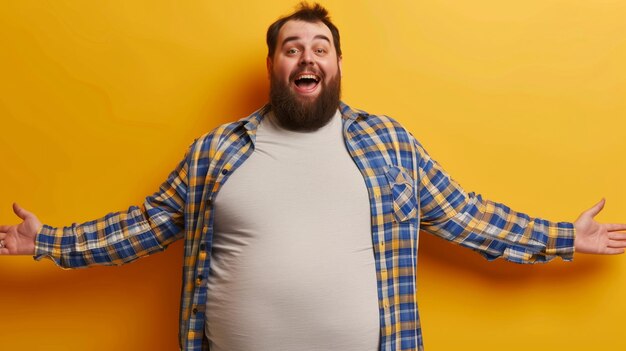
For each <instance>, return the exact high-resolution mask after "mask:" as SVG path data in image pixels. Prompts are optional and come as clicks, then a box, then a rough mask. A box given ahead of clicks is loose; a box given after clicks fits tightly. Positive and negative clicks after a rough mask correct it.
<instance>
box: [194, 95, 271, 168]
mask: <svg viewBox="0 0 626 351" xmlns="http://www.w3.org/2000/svg"><path fill="white" fill-rule="evenodd" d="M264 111H265V107H263V108H261V109H259V110H257V111H255V112H253V113H252V114H250V115H249V116H247V117H244V118H241V119H239V120H237V121H233V122H228V123H224V124H222V125H219V126H217V127H216V128H214V129H213V130H211V131H209V132H207V133H205V134H203V135H201V136H200V137H199V138H197V139H196V140H195V141H194V142H193V143H192V144H191V146H190V154H191V155H190V156H192V158H202V157H214V156H215V154H216V153H218V152H219V150H222V151H223V150H225V149H228V148H229V147H230V146H232V145H233V144H236V143H241V142H247V140H248V139H249V136H250V135H251V134H256V129H257V128H258V126H259V123H260V122H261V120H262V119H263V115H264V114H265V112H264Z"/></svg>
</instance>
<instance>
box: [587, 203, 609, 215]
mask: <svg viewBox="0 0 626 351" xmlns="http://www.w3.org/2000/svg"><path fill="white" fill-rule="evenodd" d="M605 203H606V201H605V200H604V199H602V200H600V202H598V203H597V204H595V205H593V207H591V208H590V209H588V210H587V211H585V213H586V214H589V215H590V216H591V217H595V216H596V215H597V214H598V213H600V211H602V209H603V208H604V204H605Z"/></svg>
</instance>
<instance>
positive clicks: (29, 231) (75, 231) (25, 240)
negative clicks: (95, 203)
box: [0, 159, 187, 268]
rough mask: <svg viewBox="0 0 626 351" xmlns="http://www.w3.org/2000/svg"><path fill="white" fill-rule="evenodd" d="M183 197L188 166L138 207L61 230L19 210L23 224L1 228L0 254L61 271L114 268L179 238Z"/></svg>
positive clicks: (184, 199) (182, 165)
mask: <svg viewBox="0 0 626 351" xmlns="http://www.w3.org/2000/svg"><path fill="white" fill-rule="evenodd" d="M186 196H187V161H186V159H185V160H183V161H182V162H181V163H180V164H179V166H178V167H177V168H176V169H175V170H174V171H173V172H172V173H170V175H169V177H168V179H167V181H165V182H164V183H163V184H162V185H161V187H160V189H159V191H158V192H156V193H155V194H153V195H152V196H149V197H147V198H146V200H145V201H144V203H143V205H142V206H140V207H138V206H132V207H130V208H129V209H128V210H127V211H123V212H117V213H111V214H108V215H107V216H105V217H103V218H100V219H97V220H94V221H90V222H86V223H83V224H73V225H71V226H68V227H64V228H54V227H50V226H47V225H42V224H41V222H39V220H38V219H37V217H36V216H35V215H33V214H31V213H29V212H27V211H25V210H23V209H22V208H20V207H19V206H18V205H14V211H15V213H16V214H17V215H18V217H20V218H21V219H22V220H23V222H22V223H20V224H18V225H13V226H7V225H5V226H0V240H2V241H0V246H4V247H3V248H0V254H23V255H35V258H36V259H38V260H39V259H41V258H44V257H46V258H50V259H52V260H53V261H54V262H55V263H56V264H58V265H60V266H62V267H68V268H77V267H85V266H90V265H95V264H101V265H115V264H122V263H126V262H130V261H133V260H135V259H137V258H139V257H142V256H145V255H148V254H150V253H153V252H156V251H161V250H163V249H165V247H167V245H169V244H170V243H172V242H173V241H175V240H177V239H178V238H180V237H181V235H182V228H183V226H184V208H185V201H186Z"/></svg>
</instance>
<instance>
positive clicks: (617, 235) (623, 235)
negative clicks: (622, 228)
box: [607, 233, 626, 240]
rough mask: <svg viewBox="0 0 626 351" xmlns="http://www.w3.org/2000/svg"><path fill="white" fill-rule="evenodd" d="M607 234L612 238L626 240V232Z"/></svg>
mask: <svg viewBox="0 0 626 351" xmlns="http://www.w3.org/2000/svg"><path fill="white" fill-rule="evenodd" d="M607 236H608V237H609V239H611V240H626V233H609V234H608V235H607Z"/></svg>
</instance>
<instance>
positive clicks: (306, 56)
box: [300, 50, 313, 66]
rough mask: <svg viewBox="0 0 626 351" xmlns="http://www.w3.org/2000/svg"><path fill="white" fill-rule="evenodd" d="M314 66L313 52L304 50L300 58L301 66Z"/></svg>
mask: <svg viewBox="0 0 626 351" xmlns="http://www.w3.org/2000/svg"><path fill="white" fill-rule="evenodd" d="M312 64H313V52H312V51H311V50H304V51H303V52H302V56H301V57H300V65H301V66H308V65H312Z"/></svg>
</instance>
